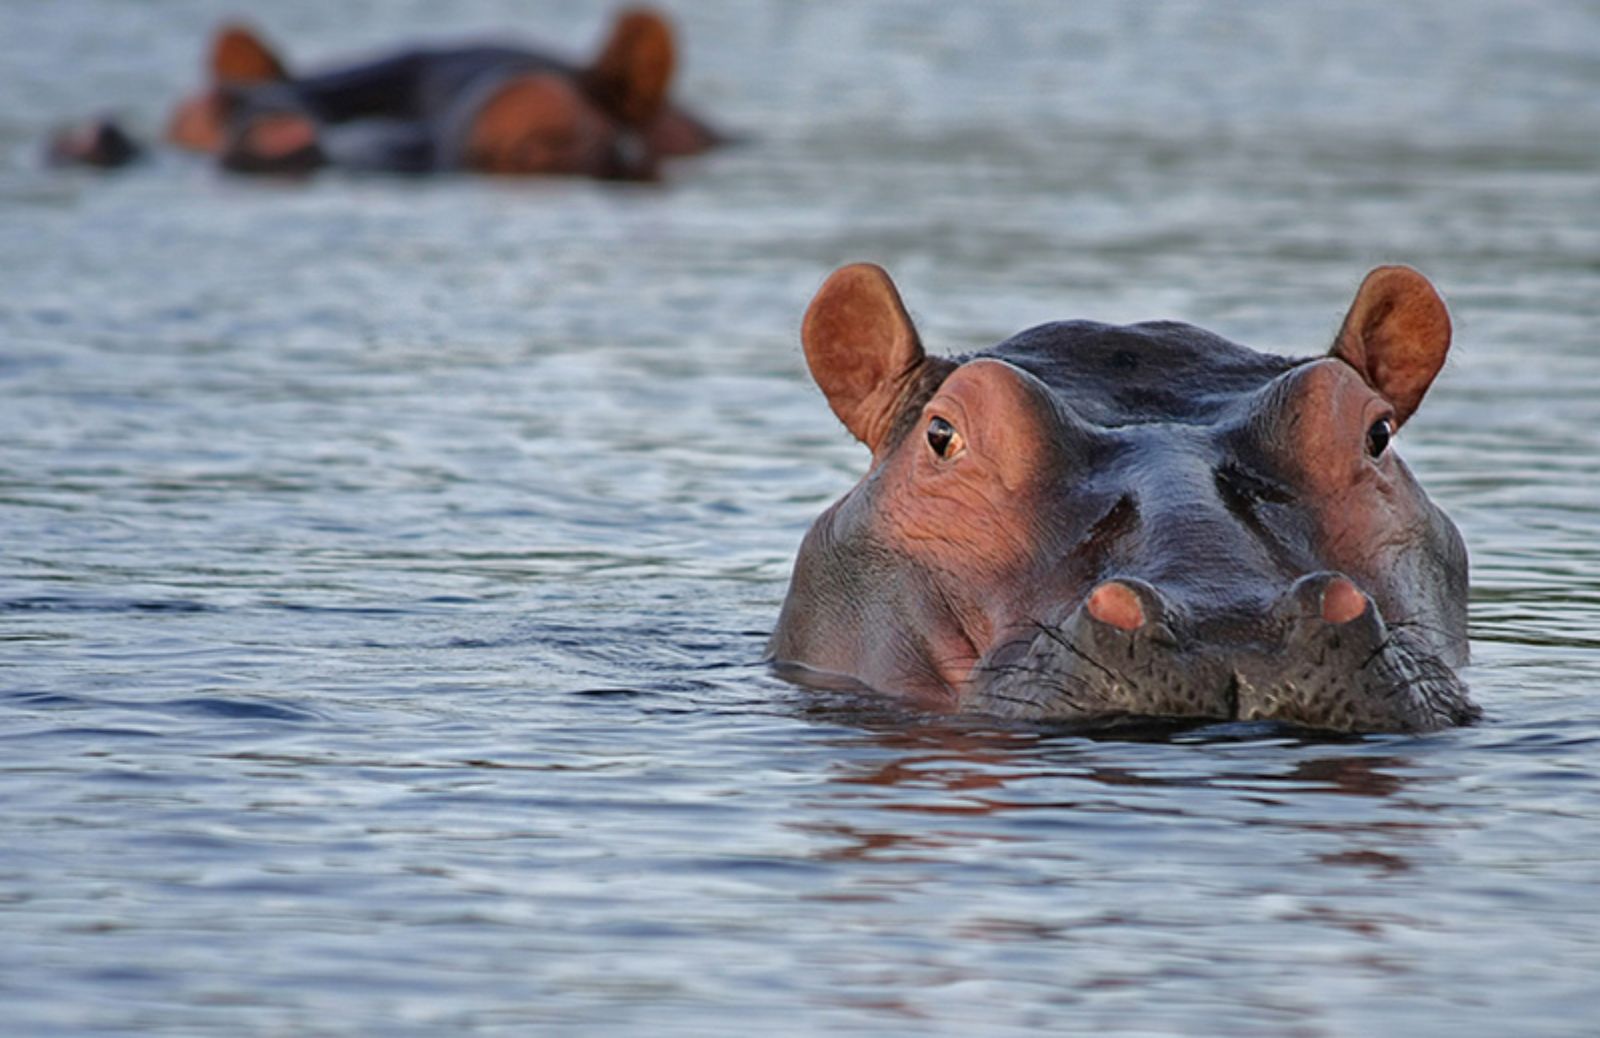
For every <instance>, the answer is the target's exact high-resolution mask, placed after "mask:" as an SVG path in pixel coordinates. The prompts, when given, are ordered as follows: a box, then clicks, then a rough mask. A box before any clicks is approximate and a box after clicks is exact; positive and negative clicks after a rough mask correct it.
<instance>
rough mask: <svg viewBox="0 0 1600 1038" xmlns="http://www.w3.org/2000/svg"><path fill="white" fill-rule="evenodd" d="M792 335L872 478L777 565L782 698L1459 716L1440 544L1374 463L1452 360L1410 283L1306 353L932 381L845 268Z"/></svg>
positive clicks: (1036, 347) (1066, 354)
mask: <svg viewBox="0 0 1600 1038" xmlns="http://www.w3.org/2000/svg"><path fill="white" fill-rule="evenodd" d="M802 340H803V342H804V345H805V349H806V359H807V362H808V363H809V365H810V367H811V371H812V374H813V375H814V376H815V378H816V380H817V383H818V385H819V386H820V387H821V388H822V390H823V392H824V394H825V395H826V396H827V398H828V402H829V405H830V406H831V407H832V408H833V410H834V412H835V414H837V415H838V416H839V418H840V419H842V420H843V421H844V423H845V425H846V427H847V428H848V429H849V430H850V431H851V432H852V433H853V434H854V435H855V436H856V438H857V439H859V440H861V442H862V443H864V444H865V445H866V446H867V447H868V448H870V449H871V451H872V465H871V467H870V469H869V470H868V472H867V473H866V475H865V476H864V477H863V478H862V480H861V482H860V483H858V484H857V485H856V486H855V487H854V488H853V489H852V490H851V491H850V492H849V493H847V494H846V495H845V496H844V497H843V498H842V499H841V500H840V501H838V502H836V503H835V504H834V506H833V507H831V508H830V509H828V510H827V511H826V512H825V513H824V514H823V515H822V516H821V517H820V518H819V519H818V520H817V521H816V523H815V524H814V525H813V527H812V529H811V531H810V533H808V535H807V536H806V539H805V542H804V544H802V546H801V550H800V554H799V557H798V559H797V560H796V562H795V569H794V575H793V578H792V581H791V584H790V589H789V595H788V598H787V599H786V601H785V603H784V608H783V612H782V614H781V615H780V617H779V620H778V625H777V629H776V630H775V631H774V633H773V637H772V641H771V644H770V647H769V651H770V654H771V657H772V659H773V660H774V661H775V662H777V663H780V664H784V665H786V667H785V669H786V671H787V672H788V673H790V674H811V675H818V676H826V677H827V683H828V684H830V685H833V684H837V680H836V679H838V678H841V677H842V678H845V679H848V680H849V681H851V682H853V683H855V684H858V685H865V686H866V687H868V688H870V689H874V690H878V691H881V692H884V693H887V694H892V695H896V696H900V697H902V698H903V699H905V700H906V701H908V702H910V703H913V704H915V705H917V706H920V707H924V708H929V709H936V710H945V711H972V712H979V713H985V714H990V715H995V716H1000V717H1006V718H1017V719H1026V720H1030V721H1066V722H1071V723H1083V722H1089V723H1100V722H1105V721H1113V720H1122V719H1127V718H1159V719H1185V720H1206V721H1210V720H1242V721H1255V720H1260V721H1273V722H1279V723H1283V724H1286V725H1292V726H1295V727H1299V728H1311V729H1325V730H1332V731H1339V732H1375V731H1427V730H1431V729H1437V728H1442V727H1445V726H1448V725H1454V724H1463V723H1467V722H1469V721H1471V720H1472V719H1474V718H1475V717H1476V716H1477V715H1478V711H1477V708H1476V707H1474V706H1473V705H1472V703H1471V701H1470V700H1469V699H1468V697H1467V691H1466V687H1465V685H1464V684H1463V683H1462V681H1461V680H1460V678H1459V677H1458V676H1457V675H1456V673H1455V669H1454V668H1456V667H1458V666H1460V665H1462V664H1464V663H1465V662H1466V659H1467V636H1466V597H1467V556H1466V549H1465V547H1464V546H1463V544H1462V541H1461V537H1460V534H1459V533H1458V532H1457V531H1456V529H1455V526H1454V524H1452V523H1451V522H1450V520H1449V519H1448V517H1446V516H1445V515H1444V513H1443V512H1442V511H1440V510H1439V509H1438V508H1437V507H1436V506H1435V505H1434V504H1433V503H1432V502H1431V501H1430V500H1429V499H1428V497H1427V495H1426V494H1425V493H1424V492H1423V490H1422V488H1421V486H1420V485H1419V484H1418V483H1417V482H1416V480H1415V479H1414V478H1413V477H1412V475H1411V473H1410V471H1409V470H1408V469H1407V468H1406V466H1405V464H1404V462H1403V461H1401V459H1400V458H1399V457H1398V454H1397V453H1396V451H1395V450H1394V449H1393V447H1392V441H1393V439H1394V436H1395V434H1396V433H1397V432H1398V431H1399V430H1400V429H1401V427H1402V426H1403V425H1404V424H1405V423H1406V421H1407V420H1408V419H1409V418H1410V417H1411V415H1412V414H1413V413H1414V412H1415V411H1416V409H1417V407H1418V405H1419V404H1420V402H1421V400H1422V397H1423V395H1424V393H1425V392H1426V391H1427V389H1428V387H1429V385H1430V384H1431V383H1432V381H1433V379H1434V376H1435V375H1436V374H1437V372H1438V371H1439V369H1440V367H1441V365H1442V364H1443V362H1444V358H1445V354H1446V351H1447V350H1448V348H1449V342H1450V324H1449V318H1448V315H1447V313H1446V312H1445V309H1444V304H1443V302H1442V301H1441V300H1440V299H1439V297H1438V295H1437V293H1436V292H1435V291H1434V290H1433V288H1432V286H1431V285H1429V284H1428V282H1427V280H1426V279H1424V278H1423V277H1422V275H1420V274H1418V273H1416V272H1415V271H1412V270H1409V269H1408V268H1404V267H1382V268H1379V269H1377V270H1375V271H1373V272H1372V273H1371V274H1370V275H1369V276H1368V277H1367V279H1366V281H1365V282H1364V283H1363V284H1362V286H1361V289H1360V290H1359V291H1358V293H1357V295H1356V299H1355V302H1354V303H1353V304H1352V305H1351V307H1350V310H1349V312H1348V313H1347V315H1346V318H1345V321H1344V325H1343V327H1342V328H1341V330H1340V332H1339V335H1338V337H1337V339H1336V341H1335V343H1334V346H1333V348H1332V349H1331V350H1330V351H1329V352H1328V353H1327V354H1326V355H1324V356H1323V357H1321V358H1310V359H1292V358H1286V357H1281V356H1276V355H1272V354H1264V353H1258V352H1256V351H1254V350H1250V349H1247V348H1245V347H1243V346H1239V345H1236V344H1234V343H1231V342H1228V341H1227V340H1225V339H1222V338H1220V337H1218V336H1215V335H1212V334H1211V333H1209V332H1205V331H1203V330H1201V329H1199V328H1194V327H1191V326H1189V325H1183V324H1177V323H1171V322H1153V323H1145V324H1137V325H1129V326H1120V327H1119V326H1110V325H1101V324H1095V323H1092V322H1086V321H1069V322H1058V323H1055V324H1048V325H1042V326H1040V327H1037V328H1033V329H1030V330H1028V331H1025V332H1022V333H1020V334H1018V335H1015V336H1013V337H1011V338H1010V339H1007V340H1006V341H1004V342H1002V343H1000V344H999V345H997V346H994V347H991V348H989V349H986V350H981V351H979V352H977V353H975V354H971V355H968V356H965V357H959V358H954V359H943V358H937V357H930V356H928V355H927V354H926V353H925V352H924V351H923V349H922V345H921V342H920V340H919V338H918V336H917V334H916V330H915V328H914V327H913V326H912V324H911V321H910V318H909V317H908V316H907V314H906V311H905V308H904V306H903V304H902V303H901V301H900V298H899V295H898V293H897V292H896V291H895V289H894V286H893V283H892V282H891V281H890V280H889V278H888V275H887V274H885V273H884V272H883V271H882V270H880V269H878V268H876V267H871V266H866V265H857V266H852V267H845V268H843V269H841V270H839V271H837V272H835V274H834V275H833V276H832V277H831V278H830V279H829V280H828V282H827V284H825V285H824V286H823V288H822V290H821V291H820V292H819V293H818V294H817V297H816V299H815V300H814V301H813V302H812V305H811V307H810V309H809V310H808V311H807V314H806V320H805V325H804V327H803V329H802Z"/></svg>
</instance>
